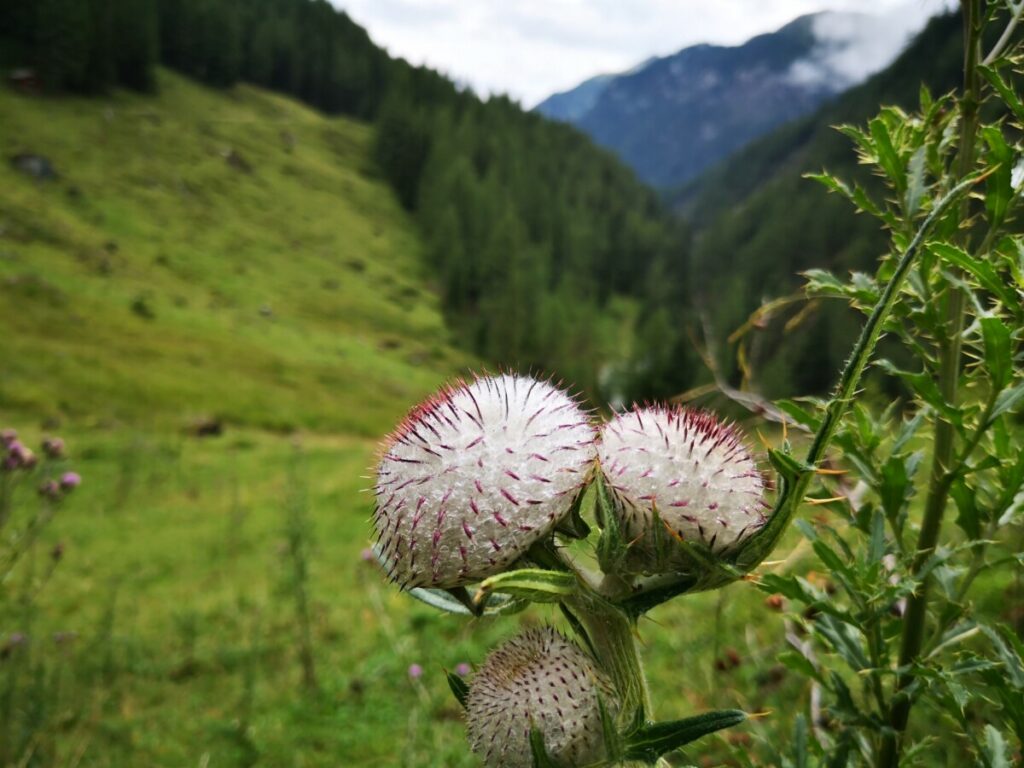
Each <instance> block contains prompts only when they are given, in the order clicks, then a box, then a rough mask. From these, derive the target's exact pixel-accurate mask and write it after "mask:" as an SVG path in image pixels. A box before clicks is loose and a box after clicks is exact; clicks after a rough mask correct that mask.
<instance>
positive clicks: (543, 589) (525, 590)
mask: <svg viewBox="0 0 1024 768" xmlns="http://www.w3.org/2000/svg"><path fill="white" fill-rule="evenodd" d="M480 591H481V592H482V593H485V594H486V593H490V592H500V593H503V594H506V595H511V596H512V597H518V598H521V599H523V600H531V601H533V602H535V603H556V602H558V601H559V600H561V599H562V598H564V597H568V596H569V595H571V594H572V593H573V592H575V591H576V577H575V576H573V575H572V574H571V573H562V572H559V571H546V570H543V569H541V568H522V569H520V570H518V571H509V572H507V573H499V574H498V575H497V576H491V577H490V578H488V579H485V580H484V581H482V582H481V583H480Z"/></svg>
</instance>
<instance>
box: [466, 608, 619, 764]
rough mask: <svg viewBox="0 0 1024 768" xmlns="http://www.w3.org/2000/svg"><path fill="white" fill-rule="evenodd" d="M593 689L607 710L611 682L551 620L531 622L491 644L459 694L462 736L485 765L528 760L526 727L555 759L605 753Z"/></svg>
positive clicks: (575, 760)
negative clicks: (462, 697)
mask: <svg viewBox="0 0 1024 768" xmlns="http://www.w3.org/2000/svg"><path fill="white" fill-rule="evenodd" d="M599 697H600V698H601V700H602V701H603V702H604V705H605V708H606V709H607V710H608V712H609V715H610V716H611V717H612V718H614V717H615V715H616V713H617V711H618V705H617V703H616V700H615V696H614V694H613V693H612V687H611V685H610V684H609V682H608V680H607V678H605V677H604V676H603V675H602V674H601V673H600V672H599V671H598V669H597V668H596V667H595V665H594V662H593V661H592V660H591V658H590V657H589V656H587V655H586V654H585V653H584V652H583V651H582V650H580V648H578V647H577V646H576V645H575V644H574V643H572V642H570V641H569V640H566V639H565V638H564V637H562V635H560V634H559V633H558V632H556V631H555V630H553V629H551V628H550V627H545V628H542V629H531V630H528V631H526V632H524V633H523V634H521V635H517V636H516V637H513V638H512V639H511V640H509V641H508V642H506V643H505V644H504V645H502V646H501V647H499V648H497V649H496V650H494V651H492V652H491V654H490V655H489V656H488V657H487V661H485V662H484V665H483V667H482V668H481V669H480V671H479V672H478V673H477V675H476V677H475V678H474V679H473V682H472V685H471V686H470V688H469V697H468V699H467V701H466V728H467V730H468V732H469V743H470V745H471V746H472V748H473V751H474V752H475V753H476V754H477V755H479V756H480V757H481V758H482V759H483V761H484V765H486V766H488V768H495V767H497V766H501V768H532V766H533V757H532V753H531V751H530V728H531V727H534V728H537V729H538V730H539V731H540V733H541V735H542V736H543V737H544V746H545V747H546V748H547V751H548V754H550V755H551V757H552V758H554V760H555V761H556V762H557V763H558V764H559V765H567V766H568V765H572V766H583V765H589V764H591V763H595V762H599V761H601V760H602V759H604V757H605V745H604V731H603V729H602V726H601V708H600V704H599V703H598V699H599Z"/></svg>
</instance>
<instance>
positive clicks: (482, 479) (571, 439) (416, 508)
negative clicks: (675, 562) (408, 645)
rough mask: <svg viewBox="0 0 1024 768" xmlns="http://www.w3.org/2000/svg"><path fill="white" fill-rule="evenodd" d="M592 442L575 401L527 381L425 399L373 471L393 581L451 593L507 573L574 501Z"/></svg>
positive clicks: (464, 386) (512, 379)
mask: <svg viewBox="0 0 1024 768" xmlns="http://www.w3.org/2000/svg"><path fill="white" fill-rule="evenodd" d="M596 438H597V433H596V430H595V429H594V427H593V426H592V425H591V423H590V419H589V416H588V414H587V413H586V412H584V411H583V410H582V409H581V408H580V406H579V404H578V403H577V402H576V401H575V400H573V398H572V397H570V396H569V395H568V394H567V393H566V392H564V391H562V390H561V389H559V388H557V387H556V386H554V385H553V384H551V383H550V382H547V381H538V380H537V379H533V378H529V377H525V376H515V375H501V376H495V377H483V378H477V379H475V380H474V381H472V382H469V383H465V382H457V383H455V384H452V385H451V386H448V387H446V388H445V389H442V390H441V391H440V392H438V393H437V394H436V395H434V396H433V397H431V398H430V399H429V400H427V401H426V402H424V403H422V404H420V405H418V406H417V407H416V408H414V409H413V410H412V411H411V412H410V413H409V415H408V416H407V417H406V419H405V421H403V422H402V423H401V424H400V425H399V427H398V428H397V429H396V430H395V432H394V433H393V434H392V435H391V436H390V438H388V440H387V443H386V446H385V450H384V455H383V457H382V458H381V460H380V464H379V467H378V470H377V483H376V488H375V493H376V497H377V511H376V515H375V516H374V525H375V527H376V529H377V534H378V537H379V547H380V551H381V552H382V555H383V559H384V561H385V564H386V567H387V568H388V575H389V576H390V578H391V579H392V580H394V581H396V582H397V583H398V584H399V585H400V586H401V587H402V588H411V587H422V586H429V587H444V588H447V587H456V586H461V585H465V584H468V583H471V582H474V581H478V580H480V579H483V578H486V577H488V576H491V575H493V574H495V573H499V572H500V571H502V570H504V569H505V568H506V567H507V566H508V565H509V564H511V563H512V562H514V561H515V560H517V559H518V558H519V557H521V556H522V555H523V554H524V553H525V552H526V550H527V549H529V547H530V546H531V545H532V544H534V542H536V541H538V540H540V539H542V538H544V537H545V536H547V535H548V534H550V533H551V531H552V530H553V529H554V528H555V526H556V525H557V524H558V523H559V521H560V520H561V519H562V518H563V517H565V515H566V514H567V513H568V512H569V510H570V509H571V508H572V504H573V502H574V501H575V499H576V497H577V495H578V494H579V493H580V491H581V489H582V488H583V486H584V484H585V483H586V481H587V480H588V479H589V475H590V472H591V467H592V465H593V463H594V458H595V456H596V448H595V441H596Z"/></svg>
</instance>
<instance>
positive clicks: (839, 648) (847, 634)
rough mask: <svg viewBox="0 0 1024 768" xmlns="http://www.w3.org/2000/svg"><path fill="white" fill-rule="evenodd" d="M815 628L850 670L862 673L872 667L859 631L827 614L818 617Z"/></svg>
mask: <svg viewBox="0 0 1024 768" xmlns="http://www.w3.org/2000/svg"><path fill="white" fill-rule="evenodd" d="M815 628H816V630H817V631H818V633H819V634H821V635H822V636H824V637H825V639H826V640H828V642H829V645H831V646H832V647H833V648H834V649H835V651H836V653H838V654H839V655H840V656H841V657H842V658H843V660H844V661H845V662H846V663H847V664H849V665H850V669H852V670H853V671H855V672H860V671H861V670H862V669H868V668H869V667H870V666H871V664H870V662H869V661H868V657H867V656H866V655H865V653H864V648H863V645H862V643H861V639H860V637H861V634H860V630H859V629H857V628H855V627H853V626H851V625H849V624H847V623H846V622H844V621H840V620H839V619H837V618H836V617H835V616H831V615H829V614H827V613H822V614H820V615H819V616H818V618H817V622H816V625H815Z"/></svg>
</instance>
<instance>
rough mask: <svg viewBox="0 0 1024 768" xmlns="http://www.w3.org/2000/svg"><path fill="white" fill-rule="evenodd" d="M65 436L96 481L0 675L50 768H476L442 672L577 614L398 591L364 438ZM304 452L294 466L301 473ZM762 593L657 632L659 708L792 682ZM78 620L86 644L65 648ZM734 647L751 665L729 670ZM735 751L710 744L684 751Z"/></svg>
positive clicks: (648, 649) (15, 588) (58, 536)
mask: <svg viewBox="0 0 1024 768" xmlns="http://www.w3.org/2000/svg"><path fill="white" fill-rule="evenodd" d="M33 434H34V433H33ZM69 437H70V443H71V447H72V451H73V454H74V460H73V461H72V462H71V463H72V464H73V465H74V467H75V468H76V469H77V470H78V471H80V472H81V473H82V475H83V476H84V478H85V480H84V483H83V485H82V487H81V488H80V489H79V490H78V491H76V493H75V494H74V495H73V496H72V497H70V498H69V499H67V502H66V504H65V505H64V506H63V507H62V508H61V509H60V511H59V513H58V516H57V518H56V519H55V521H54V522H53V524H52V525H51V526H50V527H49V529H47V531H46V534H45V536H44V537H43V539H42V540H40V542H39V544H38V546H37V547H36V550H35V565H34V567H35V573H36V576H37V578H41V575H44V574H45V572H46V570H47V568H48V567H49V559H48V553H49V552H50V551H51V549H52V547H53V545H54V544H56V543H57V542H58V541H59V542H63V544H64V546H65V551H64V556H63V559H62V560H61V562H60V563H59V564H58V566H57V567H56V569H55V570H54V573H53V576H52V577H51V578H50V579H49V580H48V582H47V583H46V585H45V588H44V589H42V590H41V591H40V592H39V594H38V597H37V598H36V599H35V600H34V601H33V602H32V603H31V606H30V607H29V608H23V607H22V605H21V603H20V599H19V598H20V590H21V589H22V586H23V585H24V583H25V582H24V577H25V576H27V575H28V572H29V570H30V569H29V568H27V567H26V568H24V569H22V572H21V575H20V578H19V579H17V580H14V581H12V583H11V584H10V585H8V589H7V590H6V592H5V594H3V596H2V598H0V599H2V600H3V602H4V603H6V607H5V608H3V610H0V619H2V625H0V626H2V631H0V637H2V636H4V635H7V634H9V633H10V632H12V631H18V632H25V633H27V634H29V635H30V636H31V637H32V638H33V639H34V641H33V643H32V644H30V645H29V646H27V647H25V648H22V649H20V650H19V651H17V652H16V654H15V655H12V656H11V658H10V659H8V660H7V661H6V662H0V689H2V688H3V683H4V682H6V681H7V680H9V679H10V678H7V679H5V678H4V677H3V676H4V675H5V674H8V675H17V674H20V675H23V676H25V677H24V678H23V680H22V686H23V687H22V690H23V691H26V693H23V695H25V696H27V697H28V698H29V699H33V698H37V699H38V700H39V701H40V702H43V703H45V706H46V708H47V711H46V712H44V713H43V714H42V715H40V716H39V717H40V718H41V720H40V723H41V729H42V732H43V737H42V738H41V743H40V747H39V749H40V753H39V754H40V755H41V757H42V760H43V762H42V763H40V764H43V765H49V764H53V765H83V766H121V765H159V766H180V765H211V766H235V765H247V764H250V763H249V762H248V761H249V760H250V759H254V758H256V757H258V758H259V763H258V764H260V765H273V766H277V765H301V766H337V765H346V766H349V765H354V766H377V765H389V766H390V765H402V766H473V765H476V763H475V762H474V761H473V759H472V758H471V757H470V756H469V755H467V749H466V746H465V740H464V739H465V737H464V735H463V729H462V725H461V722H460V712H459V709H458V706H457V704H456V703H455V700H454V698H453V697H452V696H451V694H450V693H449V692H448V689H447V684H446V683H445V680H444V676H443V674H442V669H443V668H448V669H453V668H454V667H455V666H456V665H457V664H459V663H460V662H470V663H480V662H482V661H483V658H484V656H485V655H486V653H487V651H488V649H489V648H491V647H493V646H494V645H495V644H496V643H497V642H498V641H499V640H500V639H501V638H503V637H506V636H508V635H510V634H512V633H514V632H515V631H516V630H517V628H518V627H520V626H524V625H534V624H537V623H541V622H551V623H557V624H559V625H562V624H563V622H562V620H561V618H560V617H559V615H558V613H557V611H556V610H554V609H552V608H550V607H540V606H538V607H534V608H531V609H530V610H529V611H527V612H525V613H522V614H519V615H517V616H514V617H507V618H504V619H500V620H482V621H467V620H464V619H461V618H458V617H453V616H446V615H440V614H437V613H436V612H435V611H434V610H433V609H430V608H428V607H426V606H423V605H421V604H419V603H417V602H415V601H413V600H411V599H410V598H408V597H406V596H403V595H401V594H399V593H398V592H397V590H394V589H393V588H391V587H390V586H389V585H387V584H385V583H384V582H383V581H382V578H381V574H380V573H379V571H378V570H377V568H376V566H375V565H372V564H370V563H367V562H365V561H364V560H363V559H362V556H361V552H362V550H363V549H364V548H365V547H367V546H368V544H369V526H368V519H369V515H370V511H371V497H370V496H369V494H367V493H365V492H362V491H361V489H362V488H364V487H365V485H366V481H365V480H363V479H362V478H361V475H365V474H366V466H367V464H368V462H369V461H370V457H371V453H372V444H371V443H370V442H368V441H366V440H363V439H361V438H358V437H347V436H313V435H307V436H305V437H303V438H302V439H301V440H296V438H294V437H284V436H276V435H273V434H268V433H266V432H256V431H251V430H247V431H239V432H236V433H235V434H234V435H228V436H226V437H223V438H219V439H213V440H198V439H196V438H192V437H183V436H163V437H153V436H146V435H143V434H140V433H135V432H122V431H107V430H98V429H95V428H92V429H83V430H80V431H79V430H72V431H71V432H70V433H69ZM297 451H298V456H299V457H300V458H299V460H298V461H299V467H300V470H299V474H298V479H296V478H295V476H294V475H293V473H292V472H291V470H290V469H289V468H290V467H292V466H294V464H293V462H295V461H296V452H297ZM44 474H45V473H44ZM296 483H298V484H299V485H300V487H301V488H302V489H304V490H305V492H306V495H307V497H308V511H309V518H310V529H311V532H312V535H311V539H312V541H313V542H314V543H313V548H312V552H311V555H310V558H309V562H310V569H311V570H310V574H311V575H310V599H311V605H312V626H313V641H314V643H313V647H314V652H315V660H316V665H317V672H318V676H319V689H318V691H316V692H310V691H308V690H306V689H305V688H304V687H303V685H302V675H301V667H300V661H299V650H298V648H299V646H298V643H299V628H298V626H297V625H296V622H295V618H294V617H295V612H294V603H293V600H292V593H291V592H290V591H289V589H288V587H287V585H288V573H289V564H288V561H287V558H286V555H285V526H286V512H285V508H286V500H287V498H288V497H289V494H290V493H292V492H293V491H294V486H295V485H296ZM19 498H20V499H21V501H22V505H21V506H22V508H23V509H26V510H29V509H31V508H32V507H33V506H34V505H35V504H36V503H37V502H36V501H35V496H34V494H33V489H32V488H31V487H28V486H26V487H23V488H21V489H20V497H19ZM27 565H28V563H26V566H27ZM761 599H762V598H761V596H760V595H759V593H757V591H756V590H755V589H753V587H751V586H750V585H746V584H740V585H737V586H735V587H732V588H730V589H728V590H725V591H724V592H722V593H720V594H714V595H699V596H694V597H692V598H688V599H687V600H686V601H684V602H681V603H677V604H674V605H671V606H666V607H664V608H661V609H659V610H657V611H655V612H654V613H653V614H652V620H651V621H648V622H645V623H644V624H643V625H642V628H641V632H642V637H643V640H644V643H645V656H646V658H647V661H648V665H649V671H650V677H651V679H652V682H653V690H654V696H655V701H656V702H657V704H658V708H659V714H661V715H663V716H666V717H668V716H671V715H678V716H682V715H687V714H692V713H694V712H696V711H699V710H702V709H705V708H708V707H727V706H737V705H739V706H743V707H745V708H748V709H751V710H755V709H758V708H760V707H761V706H763V705H765V704H766V702H770V701H773V700H774V697H775V696H777V695H778V691H777V688H779V687H780V686H781V687H782V689H783V690H785V691H788V692H789V693H790V694H791V695H792V696H798V695H799V692H800V690H801V687H800V683H799V682H798V681H795V680H787V679H775V678H773V677H771V675H770V674H768V675H766V670H769V669H771V668H772V667H774V666H775V665H774V662H773V656H774V654H775V653H776V652H777V650H778V649H779V647H781V646H780V644H781V638H782V632H781V617H779V616H778V615H776V614H773V613H770V612H768V611H766V610H765V609H764V608H763V607H762V606H761ZM112 606H113V607H112ZM66 632H73V633H76V634H77V638H76V639H75V640H73V641H71V642H70V643H68V642H65V643H64V644H62V645H59V644H57V643H56V642H55V641H54V640H53V636H54V633H66ZM728 647H735V648H736V649H737V650H738V652H739V654H740V656H741V657H742V658H743V664H742V665H741V666H740V667H739V668H737V669H736V670H733V671H730V672H721V671H717V670H716V669H715V667H714V660H715V659H716V658H718V657H721V656H723V655H724V654H725V653H726V649H727V648H728ZM41 659H42V660H46V662H47V664H48V665H49V668H51V669H63V670H64V671H63V672H62V674H64V675H66V679H65V680H64V682H63V687H62V690H61V693H60V694H59V695H58V696H53V695H51V694H50V693H49V692H48V691H49V689H47V688H45V687H36V685H35V684H34V683H32V682H31V681H30V680H29V679H28V677H27V671H26V670H27V669H28V668H29V667H30V666H31V663H32V662H33V660H34V661H39V660H41ZM413 663H417V664H420V665H422V667H423V668H424V670H425V674H424V676H423V678H422V679H421V680H420V681H413V680H410V679H409V677H408V674H407V670H408V667H409V665H410V664H413ZM5 667H6V669H5ZM766 696H767V699H766V698H765V697H766ZM784 717H785V720H786V721H787V722H788V715H786V716H784ZM777 725H778V723H777V722H772V721H771V719H769V720H768V721H755V722H754V723H753V724H752V725H751V726H747V727H745V728H744V731H745V732H746V734H747V735H748V736H749V735H750V734H754V735H756V734H758V733H759V732H764V733H765V734H766V735H768V734H770V733H771V732H772V729H773V728H774V727H775V726H777ZM734 738H735V737H734ZM729 749H730V748H729V746H728V742H726V741H725V740H724V738H723V739H720V740H718V741H716V740H715V739H712V740H710V741H709V742H708V743H705V744H704V745H703V747H702V749H700V750H695V751H692V752H691V753H690V754H691V757H694V758H697V757H700V756H701V755H707V756H718V757H719V758H723V757H724V756H725V755H727V754H728V753H729ZM679 764H680V765H682V764H686V763H685V762H682V758H680V762H679ZM711 764H719V762H718V760H715V761H714V762H713V763H711Z"/></svg>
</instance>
